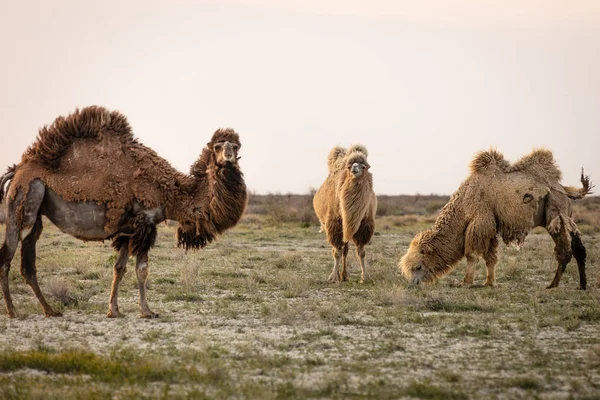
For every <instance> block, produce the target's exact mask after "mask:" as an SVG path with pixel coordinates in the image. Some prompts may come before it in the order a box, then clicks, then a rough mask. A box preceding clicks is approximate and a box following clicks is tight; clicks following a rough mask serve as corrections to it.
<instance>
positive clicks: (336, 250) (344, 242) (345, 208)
mask: <svg viewBox="0 0 600 400" xmlns="http://www.w3.org/2000/svg"><path fill="white" fill-rule="evenodd" d="M327 164H328V167H329V175H328V176H327V179H325V182H324V183H323V185H321V187H320V188H319V190H318V191H317V193H316V194H315V197H314V199H313V206H314V208H315V212H316V214H317V217H318V218H319V220H320V221H321V227H322V230H325V232H326V234H327V240H328V241H329V243H330V244H331V245H332V246H333V259H334V264H333V271H332V272H331V275H329V280H330V281H332V282H335V281H338V280H343V281H347V280H348V270H347V268H346V256H347V255H348V242H350V241H351V240H352V241H354V243H355V244H356V256H357V257H358V260H359V262H360V268H361V282H364V281H366V280H367V279H370V275H369V273H368V272H367V268H366V266H365V245H367V244H368V243H369V242H370V241H371V237H372V236H373V232H374V231H375V212H376V210H377V197H376V196H375V192H373V175H372V174H371V173H370V172H369V168H370V165H369V163H368V162H367V149H366V148H365V147H364V146H361V145H353V146H351V147H350V148H349V149H348V150H345V149H344V148H342V147H337V146H336V147H334V148H333V149H332V150H331V151H330V152H329V157H328V160H327ZM340 259H341V261H342V269H341V271H340V270H339V267H340Z"/></svg>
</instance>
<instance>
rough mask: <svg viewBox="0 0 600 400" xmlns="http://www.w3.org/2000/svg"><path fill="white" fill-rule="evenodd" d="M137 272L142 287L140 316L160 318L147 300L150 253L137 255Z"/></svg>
mask: <svg viewBox="0 0 600 400" xmlns="http://www.w3.org/2000/svg"><path fill="white" fill-rule="evenodd" d="M135 273H136V275H137V278H138V287H139V289H140V318H158V314H155V313H153V312H152V311H150V308H149V307H148V303H147V301H146V279H148V253H146V252H144V253H140V254H139V255H138V256H137V257H136V263H135Z"/></svg>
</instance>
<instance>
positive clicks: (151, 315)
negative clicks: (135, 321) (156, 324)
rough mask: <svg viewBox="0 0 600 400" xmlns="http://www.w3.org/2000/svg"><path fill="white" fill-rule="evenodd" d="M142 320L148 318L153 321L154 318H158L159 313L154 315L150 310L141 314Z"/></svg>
mask: <svg viewBox="0 0 600 400" xmlns="http://www.w3.org/2000/svg"><path fill="white" fill-rule="evenodd" d="M140 318H148V319H153V318H158V314H157V313H153V312H152V311H150V310H148V311H147V312H145V313H144V312H140Z"/></svg>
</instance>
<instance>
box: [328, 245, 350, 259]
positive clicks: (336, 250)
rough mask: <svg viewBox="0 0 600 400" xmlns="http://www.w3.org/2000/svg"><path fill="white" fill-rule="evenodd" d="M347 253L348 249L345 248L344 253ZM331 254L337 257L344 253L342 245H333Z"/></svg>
mask: <svg viewBox="0 0 600 400" xmlns="http://www.w3.org/2000/svg"><path fill="white" fill-rule="evenodd" d="M347 253H348V251H347V250H346V254H347ZM331 254H332V255H333V258H335V259H338V258H341V257H342V255H343V254H344V247H343V246H342V247H333V248H332V249H331Z"/></svg>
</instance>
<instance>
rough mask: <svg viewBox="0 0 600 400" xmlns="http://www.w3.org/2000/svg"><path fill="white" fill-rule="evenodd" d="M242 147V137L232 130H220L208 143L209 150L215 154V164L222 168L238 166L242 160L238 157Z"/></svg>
mask: <svg viewBox="0 0 600 400" xmlns="http://www.w3.org/2000/svg"><path fill="white" fill-rule="evenodd" d="M240 147H242V144H241V143H240V137H239V135H238V134H237V133H236V132H235V131H234V130H233V129H231V128H227V129H222V128H221V129H218V130H217V131H216V132H215V133H214V135H213V137H212V139H211V141H210V142H209V143H208V148H209V149H211V150H212V152H213V154H214V157H215V162H216V163H217V164H218V165H221V166H224V165H227V164H232V165H236V164H237V161H238V160H239V158H240V157H238V151H239V150H240Z"/></svg>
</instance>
